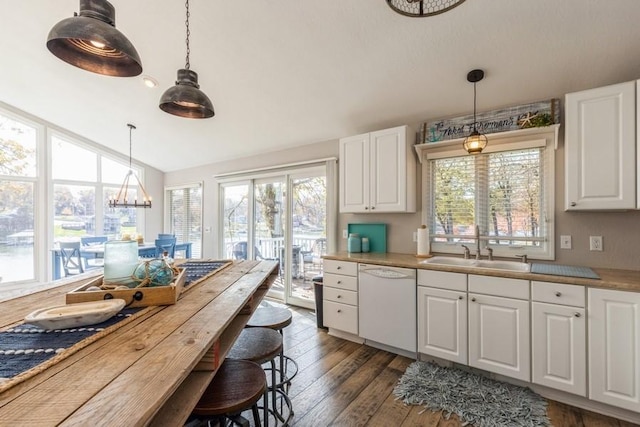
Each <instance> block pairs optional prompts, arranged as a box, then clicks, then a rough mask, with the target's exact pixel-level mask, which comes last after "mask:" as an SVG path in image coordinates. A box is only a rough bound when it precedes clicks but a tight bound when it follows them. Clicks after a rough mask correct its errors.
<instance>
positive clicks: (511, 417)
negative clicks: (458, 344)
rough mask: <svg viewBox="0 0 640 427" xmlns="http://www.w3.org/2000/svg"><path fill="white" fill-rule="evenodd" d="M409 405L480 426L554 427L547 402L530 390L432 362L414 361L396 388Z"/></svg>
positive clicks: (397, 393)
mask: <svg viewBox="0 0 640 427" xmlns="http://www.w3.org/2000/svg"><path fill="white" fill-rule="evenodd" d="M393 392H394V394H395V395H396V396H397V397H398V399H401V400H402V401H403V402H404V403H405V404H408V405H422V406H425V407H426V408H427V409H429V410H432V411H444V414H445V417H446V418H449V417H450V416H451V414H452V413H455V414H457V415H458V416H459V417H460V420H461V421H462V422H463V423H464V424H463V425H467V424H473V425H474V426H476V427H503V426H504V427H507V426H508V427H512V426H530V427H538V426H550V425H551V422H550V421H549V418H548V417H547V402H546V400H545V399H544V398H542V397H541V396H539V395H537V394H536V393H534V392H533V391H531V390H530V389H528V388H524V387H519V386H516V385H513V384H508V383H504V382H500V381H496V380H492V379H490V378H486V377H483V376H481V375H477V374H474V373H471V372H467V371H464V370H462V369H457V368H448V367H443V366H439V365H436V364H435V363H430V362H420V361H417V362H413V363H412V364H411V365H410V366H409V367H408V368H407V370H406V372H405V373H404V375H403V376H402V378H400V381H399V382H398V384H397V385H396V387H395V389H394V391H393Z"/></svg>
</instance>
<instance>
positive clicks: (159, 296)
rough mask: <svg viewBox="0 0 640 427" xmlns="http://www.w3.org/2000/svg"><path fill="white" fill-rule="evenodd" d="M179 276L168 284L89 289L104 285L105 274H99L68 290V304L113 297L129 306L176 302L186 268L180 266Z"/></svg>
mask: <svg viewBox="0 0 640 427" xmlns="http://www.w3.org/2000/svg"><path fill="white" fill-rule="evenodd" d="M178 270H180V273H179V274H178V277H176V279H175V280H174V281H173V282H171V284H170V285H168V286H153V287H143V288H131V289H109V290H103V291H87V290H86V289H87V288H88V287H90V286H98V287H100V286H101V285H102V280H103V278H104V276H98V277H96V278H95V279H94V280H92V281H90V282H88V283H87V284H85V285H83V286H80V287H79V288H76V289H74V290H72V291H71V292H68V293H67V295H66V302H67V304H73V303H77V302H86V301H99V300H105V299H112V298H121V299H123V300H125V301H126V303H127V306H128V307H147V306H150V305H171V304H175V303H176V302H177V301H178V298H179V297H180V293H181V292H182V288H183V287H184V281H185V276H186V269H185V268H180V267H178Z"/></svg>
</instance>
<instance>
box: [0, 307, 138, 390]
mask: <svg viewBox="0 0 640 427" xmlns="http://www.w3.org/2000/svg"><path fill="white" fill-rule="evenodd" d="M144 309H145V307H138V308H125V309H123V310H121V311H120V312H119V313H118V314H116V315H115V316H113V317H112V318H110V319H108V320H105V321H104V322H102V323H98V324H96V325H90V326H83V327H78V328H68V329H55V330H46V329H42V328H39V327H37V326H33V325H28V324H19V325H17V326H13V327H11V328H8V329H5V330H4V331H2V332H0V378H13V377H15V376H16V375H18V374H21V373H23V372H27V371H29V370H30V369H32V368H34V367H36V366H38V365H39V364H41V363H43V362H46V361H47V360H49V359H51V358H52V357H54V356H56V355H58V354H61V353H63V352H64V351H66V350H68V349H69V348H71V347H73V346H75V345H76V344H80V343H81V342H82V341H83V340H91V339H92V337H93V336H94V335H96V334H98V333H104V331H108V330H109V329H110V328H111V329H115V328H116V327H119V326H121V325H118V323H120V322H122V321H124V320H127V319H129V318H130V317H131V316H133V315H134V314H136V313H138V312H140V311H141V310H144Z"/></svg>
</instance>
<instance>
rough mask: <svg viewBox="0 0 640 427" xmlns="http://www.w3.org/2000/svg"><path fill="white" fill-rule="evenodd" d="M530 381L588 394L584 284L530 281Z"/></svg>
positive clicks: (581, 394)
mask: <svg viewBox="0 0 640 427" xmlns="http://www.w3.org/2000/svg"><path fill="white" fill-rule="evenodd" d="M531 299H532V301H533V302H532V304H531V313H532V314H531V352H532V355H531V356H532V369H531V377H532V378H531V380H532V382H533V383H535V384H541V385H544V386H547V387H552V388H555V389H558V390H562V391H566V392H568V393H573V394H577V395H580V396H586V395H587V365H586V364H587V347H586V345H587V342H586V323H587V318H586V316H585V309H584V306H585V289H584V286H576V285H566V284H561V283H548V282H538V281H532V282H531Z"/></svg>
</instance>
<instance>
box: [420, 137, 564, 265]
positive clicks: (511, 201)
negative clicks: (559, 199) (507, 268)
mask: <svg viewBox="0 0 640 427" xmlns="http://www.w3.org/2000/svg"><path fill="white" fill-rule="evenodd" d="M545 150H546V148H545V147H544V146H543V147H534V148H525V149H515V150H508V151H497V152H492V153H489V154H480V155H474V156H469V155H465V156H460V157H445V158H436V159H432V160H429V162H430V164H429V166H430V172H431V177H430V184H431V191H430V194H431V204H430V205H431V206H430V208H431V209H430V213H431V215H430V219H431V224H430V229H431V232H432V245H433V250H434V251H436V252H453V251H455V252H459V244H465V243H472V244H475V236H474V235H475V226H476V224H477V225H478V226H479V228H480V236H481V248H483V249H484V248H485V247H487V246H489V247H491V248H493V249H494V251H496V252H495V254H496V255H503V256H511V255H513V254H512V253H510V252H509V250H510V249H517V250H518V251H519V252H518V254H525V253H526V254H529V255H534V256H535V254H540V253H542V252H545V251H546V246H547V245H545V242H546V241H548V236H547V234H546V233H547V232H548V230H547V229H546V228H545V221H544V215H545V209H546V206H545V200H546V198H545V179H544V178H545ZM551 240H552V239H551ZM452 245H458V248H456V249H451V246H452ZM447 246H448V247H449V249H448V248H447ZM501 250H502V252H501Z"/></svg>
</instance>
